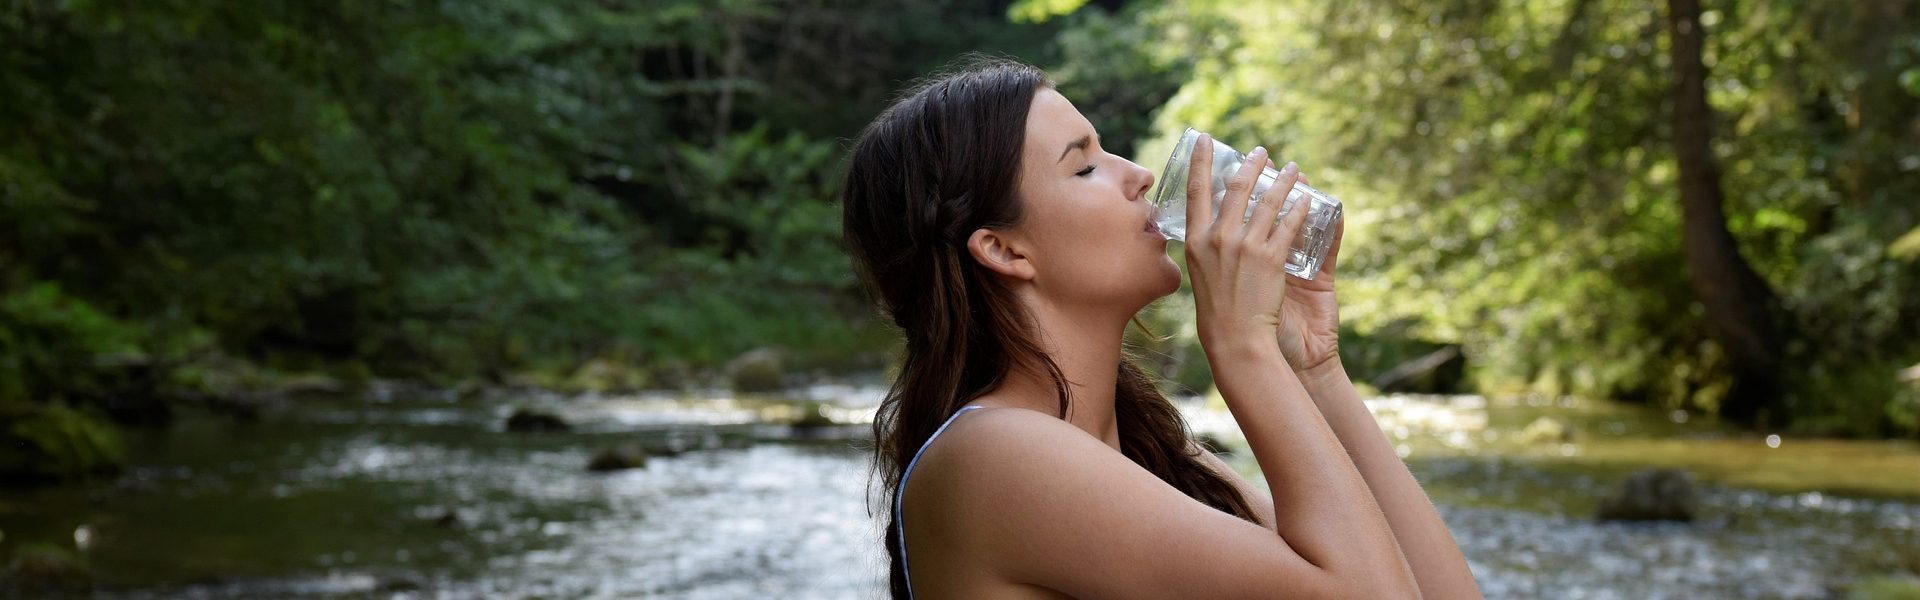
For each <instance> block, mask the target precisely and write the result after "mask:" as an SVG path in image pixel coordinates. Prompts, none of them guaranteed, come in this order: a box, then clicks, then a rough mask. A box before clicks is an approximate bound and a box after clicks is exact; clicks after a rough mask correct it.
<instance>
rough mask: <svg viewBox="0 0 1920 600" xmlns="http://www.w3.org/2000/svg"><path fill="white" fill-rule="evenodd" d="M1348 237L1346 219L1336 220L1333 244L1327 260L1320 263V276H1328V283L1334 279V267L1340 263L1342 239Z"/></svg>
mask: <svg viewBox="0 0 1920 600" xmlns="http://www.w3.org/2000/svg"><path fill="white" fill-rule="evenodd" d="M1346 235H1347V220H1346V218H1344V217H1342V218H1340V219H1336V220H1334V222H1333V244H1332V245H1330V246H1328V247H1327V258H1326V260H1324V261H1321V262H1320V274H1321V275H1326V276H1327V278H1328V281H1332V278H1333V265H1334V264H1335V263H1338V262H1340V238H1343V237H1346Z"/></svg>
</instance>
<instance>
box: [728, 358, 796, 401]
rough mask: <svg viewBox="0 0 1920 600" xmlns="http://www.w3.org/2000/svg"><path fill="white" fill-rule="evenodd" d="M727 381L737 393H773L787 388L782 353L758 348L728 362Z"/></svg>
mask: <svg viewBox="0 0 1920 600" xmlns="http://www.w3.org/2000/svg"><path fill="white" fill-rule="evenodd" d="M727 379H728V381H730V382H732V384H733V390H734V391H736V392H772V391H779V390H781V389H784V388H785V387H786V379H787V377H786V369H785V367H784V366H782V365H781V361H780V352H779V351H777V350H774V349H772V348H757V349H754V350H751V351H748V352H747V353H745V354H741V355H740V356H738V357H735V358H734V359H733V360H731V361H728V362H727Z"/></svg>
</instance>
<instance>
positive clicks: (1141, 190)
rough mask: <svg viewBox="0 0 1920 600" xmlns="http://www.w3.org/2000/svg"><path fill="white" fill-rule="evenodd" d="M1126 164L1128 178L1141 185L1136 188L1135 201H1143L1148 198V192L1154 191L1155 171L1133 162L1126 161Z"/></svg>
mask: <svg viewBox="0 0 1920 600" xmlns="http://www.w3.org/2000/svg"><path fill="white" fill-rule="evenodd" d="M1126 163H1127V175H1128V177H1129V178H1131V179H1132V180H1134V181H1138V182H1139V185H1136V186H1134V190H1133V199H1134V200H1141V199H1144V198H1146V196H1147V190H1150V189H1153V171H1149V170H1147V168H1146V167H1142V166H1140V165H1139V164H1138V163H1135V162H1133V161H1131V160H1129V161H1126Z"/></svg>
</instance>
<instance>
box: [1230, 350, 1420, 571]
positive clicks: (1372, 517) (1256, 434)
mask: <svg viewBox="0 0 1920 600" xmlns="http://www.w3.org/2000/svg"><path fill="white" fill-rule="evenodd" d="M1207 357H1208V361H1209V363H1210V364H1211V365H1212V366H1213V370H1214V375H1215V383H1216V385H1218V386H1219V387H1220V393H1221V395H1222V396H1223V397H1224V398H1226V399H1227V408H1228V410H1229V411H1231V412H1232V413H1233V416H1234V420H1235V421H1237V422H1239V424H1240V428H1241V430H1242V431H1243V432H1245V434H1246V437H1247V443H1248V445H1249V446H1251V448H1252V450H1253V454H1254V457H1255V459H1256V460H1257V461H1258V462H1259V463H1260V471H1261V473H1262V474H1263V475H1264V476H1265V477H1266V479H1267V485H1268V487H1269V488H1270V489H1271V490H1272V492H1273V504H1274V507H1273V508H1274V516H1275V519H1274V520H1275V528H1276V531H1278V532H1279V533H1280V535H1281V537H1283V538H1285V539H1286V541H1287V543H1288V544H1289V545H1290V546H1292V547H1293V548H1294V550H1295V551H1296V552H1298V553H1299V554H1300V556H1301V557H1302V558H1305V559H1307V561H1308V562H1311V563H1313V564H1315V565H1318V566H1319V567H1321V568H1322V569H1325V570H1327V571H1329V572H1333V573H1338V574H1341V575H1344V576H1347V577H1350V578H1351V579H1352V580H1353V581H1357V582H1372V583H1381V584H1386V585H1387V586H1389V589H1392V588H1396V587H1397V588H1399V589H1404V590H1406V591H1409V592H1410V591H1412V589H1413V586H1414V585H1415V584H1416V580H1415V579H1414V577H1413V574H1412V572H1411V571H1410V570H1409V568H1408V565H1407V563H1406V562H1405V561H1404V559H1403V558H1402V557H1401V556H1400V549H1399V547H1398V546H1396V545H1395V541H1394V539H1393V532H1392V530H1391V529H1390V524H1389V523H1388V521H1387V520H1386V517H1385V515H1384V514H1383V511H1382V510H1381V508H1380V507H1379V506H1378V505H1377V504H1376V503H1375V500H1374V498H1373V496H1372V493H1371V492H1370V491H1369V490H1368V489H1367V484H1366V482H1365V480H1364V479H1363V478H1362V475H1361V474H1360V473H1359V472H1358V470H1357V469H1356V468H1355V464H1354V462H1353V461H1352V460H1350V459H1349V458H1348V457H1347V456H1345V455H1344V452H1343V451H1342V450H1341V447H1340V441H1339V439H1338V437H1337V436H1336V435H1335V433H1334V431H1333V429H1332V428H1331V427H1330V426H1329V424H1328V422H1327V420H1326V419H1325V418H1324V417H1322V416H1321V414H1320V410H1319V409H1318V408H1317V407H1315V405H1314V403H1313V399H1312V398H1311V397H1310V396H1309V395H1308V393H1307V390H1306V388H1305V387H1304V386H1303V385H1302V383H1301V381H1300V380H1299V378H1298V377H1296V376H1295V374H1294V373H1293V370H1292V369H1290V368H1288V367H1287V366H1286V361H1285V360H1284V359H1282V358H1281V357H1280V355H1279V352H1278V349H1277V348H1272V347H1271V346H1268V347H1266V348H1251V349H1233V350H1230V351H1223V352H1216V351H1215V350H1214V349H1212V348H1209V349H1208V351H1207ZM1396 584H1400V585H1396Z"/></svg>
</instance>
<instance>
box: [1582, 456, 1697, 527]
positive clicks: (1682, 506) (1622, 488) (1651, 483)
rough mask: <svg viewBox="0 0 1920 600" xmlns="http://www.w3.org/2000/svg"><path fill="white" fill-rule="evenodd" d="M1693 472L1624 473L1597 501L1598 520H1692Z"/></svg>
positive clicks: (1664, 470)
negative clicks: (1624, 478)
mask: <svg viewBox="0 0 1920 600" xmlns="http://www.w3.org/2000/svg"><path fill="white" fill-rule="evenodd" d="M1694 497H1695V494H1694V489H1693V476H1692V475H1689V474H1687V472H1686V471H1680V470H1676V469H1643V470H1640V471H1635V472H1634V473H1633V474H1632V475H1628V476H1627V479H1626V480H1625V481H1622V482H1620V485H1619V486H1617V487H1615V488H1614V490H1613V493H1612V495H1609V496H1607V498H1606V499H1603V500H1601V501H1600V509H1599V511H1598V517H1599V519H1600V520H1601V521H1692V520H1693V517H1694V513H1695V510H1696V501H1695V499H1694Z"/></svg>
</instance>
